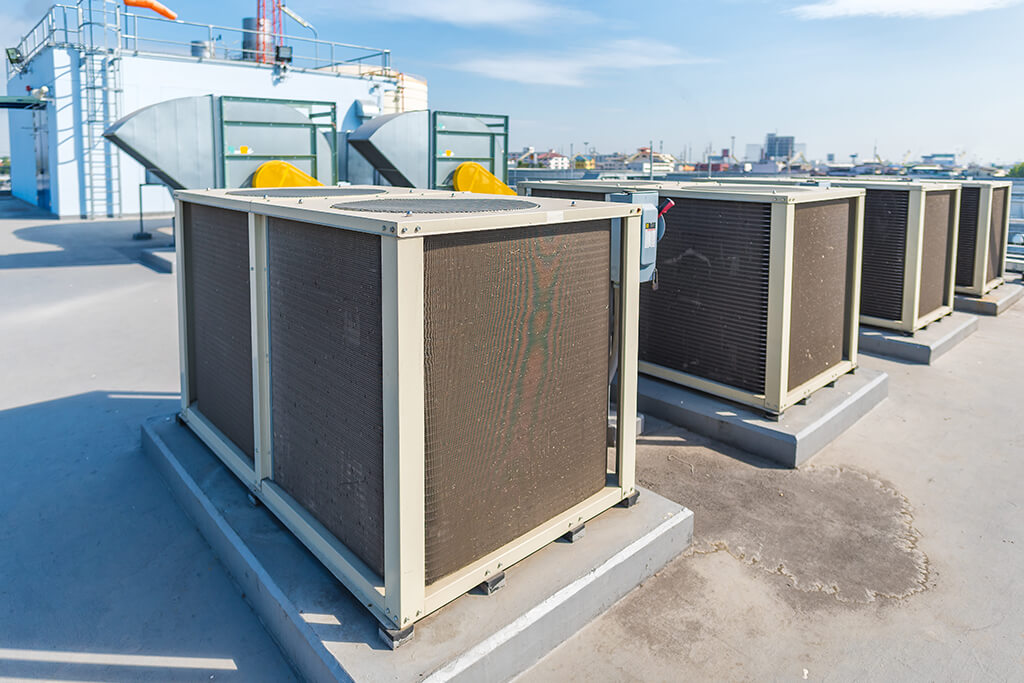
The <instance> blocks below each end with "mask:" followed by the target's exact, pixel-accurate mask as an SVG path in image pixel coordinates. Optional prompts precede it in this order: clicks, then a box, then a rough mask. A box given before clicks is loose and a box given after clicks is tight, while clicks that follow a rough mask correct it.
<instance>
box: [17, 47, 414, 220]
mask: <svg viewBox="0 0 1024 683" xmlns="http://www.w3.org/2000/svg"><path fill="white" fill-rule="evenodd" d="M77 54H78V53H77V51H73V50H71V51H69V50H64V49H56V48H49V49H46V50H43V51H42V52H41V53H40V54H39V55H37V56H36V57H35V58H33V59H32V61H31V62H30V64H29V65H28V69H26V70H25V71H24V72H22V73H20V74H14V75H13V76H12V77H10V79H9V80H8V84H7V91H8V93H9V94H11V95H24V94H25V86H26V85H29V86H31V87H33V88H37V87H40V86H42V85H47V86H49V88H50V91H51V95H52V97H53V98H54V102H53V103H52V104H50V105H49V106H48V107H47V112H48V118H49V145H50V148H51V155H50V162H51V163H50V176H51V196H52V199H51V210H52V211H53V212H54V213H57V214H59V215H61V216H79V215H81V214H82V212H83V210H84V196H82V190H81V188H82V180H83V169H82V168H81V164H80V163H79V159H81V152H82V136H81V131H82V127H81V122H80V120H79V112H80V101H79V98H80V97H81V95H82V92H81V88H80V85H79V83H80V77H79V74H80V71H79V68H78V58H77ZM120 69H121V87H122V90H123V92H122V95H121V102H120V111H119V114H120V115H121V116H126V115H128V114H130V113H132V112H134V111H135V110H137V109H140V108H142V107H145V106H148V105H151V104H156V103H157V102H162V101H165V100H169V99H174V98H178V97H190V96H195V95H210V94H213V95H231V96H240V97H265V98H272V99H297V100H319V101H329V102H334V103H335V104H336V105H337V108H338V109H337V113H338V130H339V131H343V130H354V129H355V128H357V127H358V126H359V125H360V124H361V123H362V120H361V119H360V118H359V117H358V116H357V114H356V109H355V106H354V103H355V101H356V100H372V101H375V102H377V105H378V106H380V104H381V102H380V98H381V96H382V94H383V92H384V90H385V89H388V90H393V89H394V81H393V80H388V79H381V78H379V77H375V78H370V77H364V78H358V77H353V76H350V75H347V74H346V75H339V74H335V73H328V72H299V71H289V72H287V74H286V75H285V76H284V77H283V78H282V77H280V76H279V75H278V74H276V73H275V70H274V68H273V67H271V66H265V65H257V64H255V63H253V62H224V61H209V60H208V61H202V60H199V59H197V58H190V57H181V58H175V57H170V56H168V57H149V56H135V55H131V54H125V55H123V56H122V59H121V63H120ZM9 130H10V136H11V165H12V169H11V184H12V191H13V192H14V194H15V195H16V196H18V197H19V198H21V199H24V200H25V201H28V202H31V203H33V204H34V203H36V181H35V171H36V169H35V156H34V141H33V139H32V114H31V112H24V111H13V112H11V116H10V126H9ZM153 134H154V135H160V134H161V131H153ZM118 154H119V155H120V156H119V165H120V177H121V188H120V189H121V192H120V194H121V209H122V213H123V214H124V215H131V214H133V213H137V212H138V210H139V206H138V201H139V184H140V183H142V182H144V181H145V169H144V168H143V167H142V165H141V164H139V163H138V162H136V161H135V160H133V159H131V158H130V157H128V156H127V155H126V154H124V153H122V152H118ZM143 203H144V208H145V211H146V212H147V213H148V212H161V211H171V210H172V209H173V202H172V200H171V197H170V193H169V192H166V191H162V190H158V189H155V188H148V189H146V190H145V196H144V200H143Z"/></svg>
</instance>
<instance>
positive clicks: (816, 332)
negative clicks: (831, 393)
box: [788, 199, 858, 391]
mask: <svg viewBox="0 0 1024 683" xmlns="http://www.w3.org/2000/svg"><path fill="white" fill-rule="evenodd" d="M857 219H858V217H857V215H856V203H855V202H852V201H850V200H849V199H838V200H833V201H830V202H814V203H808V204H798V205H797V207H796V212H795V215H794V220H793V294H792V303H791V310H790V324H789V386H788V389H789V390H790V391H793V390H795V389H796V388H797V387H799V386H801V385H803V384H804V383H806V382H809V381H811V380H813V379H814V378H815V377H817V376H819V375H821V374H822V373H824V372H825V371H827V370H829V369H831V368H834V367H837V366H839V365H840V364H841V363H842V361H843V359H845V358H850V357H851V349H850V343H851V339H850V323H849V321H851V320H855V319H856V317H857V316H856V315H855V313H854V310H855V309H854V308H852V305H853V303H854V302H853V301H852V292H853V290H854V288H855V284H856V282H855V278H851V277H850V264H851V263H852V262H853V260H852V259H851V256H853V255H854V254H853V252H855V251H856V247H857V245H856V243H855V242H854V241H853V240H851V239H850V230H851V229H850V226H856V225H857ZM839 302H845V305H838V303H839Z"/></svg>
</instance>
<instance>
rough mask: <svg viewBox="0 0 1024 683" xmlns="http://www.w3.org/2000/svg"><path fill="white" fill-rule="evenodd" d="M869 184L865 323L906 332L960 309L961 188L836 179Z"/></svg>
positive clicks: (849, 183) (863, 293)
mask: <svg viewBox="0 0 1024 683" xmlns="http://www.w3.org/2000/svg"><path fill="white" fill-rule="evenodd" d="M829 181H830V182H831V185H832V186H833V187H858V188H863V189H864V190H866V191H867V198H866V201H865V205H864V256H863V270H862V273H861V280H862V282H861V300H860V311H861V316H860V319H861V322H863V323H866V324H868V325H874V326H876V327H886V328H890V329H895V330H900V331H902V332H906V333H913V332H914V331H916V330H918V329H920V328H922V327H924V326H926V325H928V324H929V323H931V322H934V321H935V320H938V319H939V318H941V317H943V316H945V315H948V314H950V313H952V312H953V278H954V274H955V264H956V250H957V247H956V243H957V221H958V218H959V214H960V187H959V186H958V185H956V184H955V183H932V182H928V183H922V182H914V181H907V182H893V181H884V180H882V181H876V180H856V179H846V178H843V179H840V180H832V179H829Z"/></svg>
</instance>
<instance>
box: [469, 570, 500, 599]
mask: <svg viewBox="0 0 1024 683" xmlns="http://www.w3.org/2000/svg"><path fill="white" fill-rule="evenodd" d="M504 587H505V572H498V573H497V574H492V575H491V576H489V577H487V578H486V579H484V580H483V581H481V582H480V584H479V585H478V586H477V587H476V589H477V590H478V591H479V592H480V593H482V594H483V595H493V594H494V593H495V592H496V591H498V590H500V589H502V588H504Z"/></svg>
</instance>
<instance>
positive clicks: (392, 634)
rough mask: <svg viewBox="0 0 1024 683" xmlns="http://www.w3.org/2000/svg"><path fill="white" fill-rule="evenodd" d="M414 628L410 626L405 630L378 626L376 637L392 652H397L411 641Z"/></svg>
mask: <svg viewBox="0 0 1024 683" xmlns="http://www.w3.org/2000/svg"><path fill="white" fill-rule="evenodd" d="M415 626H416V625H415V624H410V625H408V626H406V627H405V628H384V627H383V626H378V628H377V635H378V636H380V639H381V640H383V641H384V644H385V645H387V646H388V647H389V648H391V649H392V650H397V649H398V648H399V647H401V646H402V645H405V644H406V643H408V642H409V641H410V640H412V636H413V629H414V628H415Z"/></svg>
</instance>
